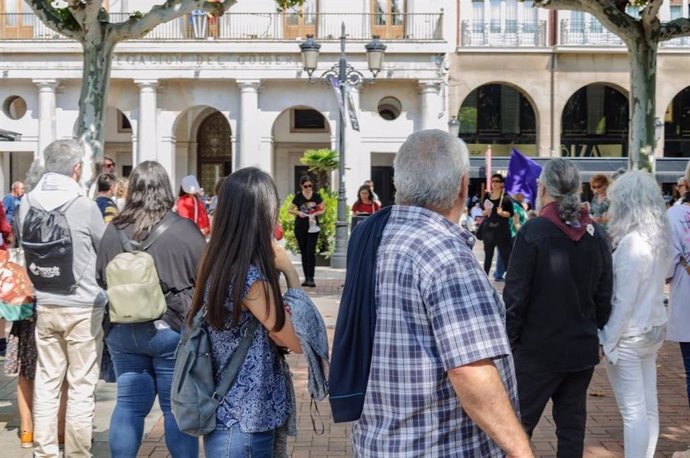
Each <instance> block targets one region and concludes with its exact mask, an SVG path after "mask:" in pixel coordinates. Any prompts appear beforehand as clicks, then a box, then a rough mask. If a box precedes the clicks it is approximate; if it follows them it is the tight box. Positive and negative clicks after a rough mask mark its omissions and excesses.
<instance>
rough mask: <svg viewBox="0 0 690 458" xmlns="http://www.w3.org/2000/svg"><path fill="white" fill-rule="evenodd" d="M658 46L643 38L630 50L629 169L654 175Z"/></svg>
mask: <svg viewBox="0 0 690 458" xmlns="http://www.w3.org/2000/svg"><path fill="white" fill-rule="evenodd" d="M658 46H659V44H658V42H657V41H656V40H649V41H648V40H645V39H644V38H642V37H640V38H638V40H637V41H636V43H635V45H634V46H631V47H630V49H629V57H630V125H629V129H630V131H629V133H628V139H629V146H628V168H629V169H642V170H647V171H648V172H650V173H654V147H655V138H654V133H655V132H654V128H655V112H654V107H655V100H656V58H657V49H658Z"/></svg>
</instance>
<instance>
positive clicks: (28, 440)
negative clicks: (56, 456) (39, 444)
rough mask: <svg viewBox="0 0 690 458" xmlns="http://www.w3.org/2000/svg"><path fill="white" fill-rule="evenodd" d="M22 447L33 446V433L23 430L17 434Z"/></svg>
mask: <svg viewBox="0 0 690 458" xmlns="http://www.w3.org/2000/svg"><path fill="white" fill-rule="evenodd" d="M19 440H20V441H21V445H22V448H31V447H33V446H34V433H32V432H30V431H25V432H23V433H22V434H21V436H19Z"/></svg>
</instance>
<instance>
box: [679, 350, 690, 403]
mask: <svg viewBox="0 0 690 458" xmlns="http://www.w3.org/2000/svg"><path fill="white" fill-rule="evenodd" d="M680 353H681V354H682V355H683V365H684V366H685V384H686V385H687V391H688V404H689V405H690V342H681V343H680Z"/></svg>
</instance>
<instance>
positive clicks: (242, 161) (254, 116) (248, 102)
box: [236, 80, 270, 172]
mask: <svg viewBox="0 0 690 458" xmlns="http://www.w3.org/2000/svg"><path fill="white" fill-rule="evenodd" d="M237 85H238V86H239V87H240V126H239V129H238V130H239V134H240V147H239V151H237V152H238V153H239V157H238V158H237V161H236V164H237V166H238V168H243V167H250V166H259V167H261V165H262V164H263V163H265V162H266V161H264V160H262V159H261V158H260V157H259V156H260V151H259V144H260V142H261V135H260V133H259V131H260V129H259V120H258V118H259V116H258V115H259V87H260V86H261V81H259V80H238V81H237ZM268 162H270V160H269V161H268ZM266 171H267V172H270V170H266Z"/></svg>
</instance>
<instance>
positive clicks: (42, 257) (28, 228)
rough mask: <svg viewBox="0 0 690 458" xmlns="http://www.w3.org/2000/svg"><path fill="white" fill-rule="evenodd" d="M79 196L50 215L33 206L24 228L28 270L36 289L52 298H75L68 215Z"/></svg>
mask: <svg viewBox="0 0 690 458" xmlns="http://www.w3.org/2000/svg"><path fill="white" fill-rule="evenodd" d="M79 197H80V196H77V197H75V198H74V199H72V200H70V201H69V202H67V203H65V204H63V205H62V206H60V207H58V208H55V209H53V210H51V211H46V210H44V209H42V208H37V207H35V206H33V205H31V202H30V201H29V195H28V194H27V196H26V201H27V203H28V204H29V212H28V213H27V215H26V218H24V225H23V227H22V240H21V243H22V247H23V248H24V256H25V257H26V270H27V271H28V272H29V278H30V279H31V282H32V283H33V284H34V288H36V289H37V290H39V291H41V292H46V293H53V294H72V293H74V290H75V289H76V288H77V281H76V280H75V278H74V270H73V266H74V250H73V248H72V234H71V232H70V228H69V224H67V218H66V217H65V212H66V211H67V209H68V208H69V207H70V206H71V205H72V204H73V203H74V201H75V200H77V199H78V198H79Z"/></svg>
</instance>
